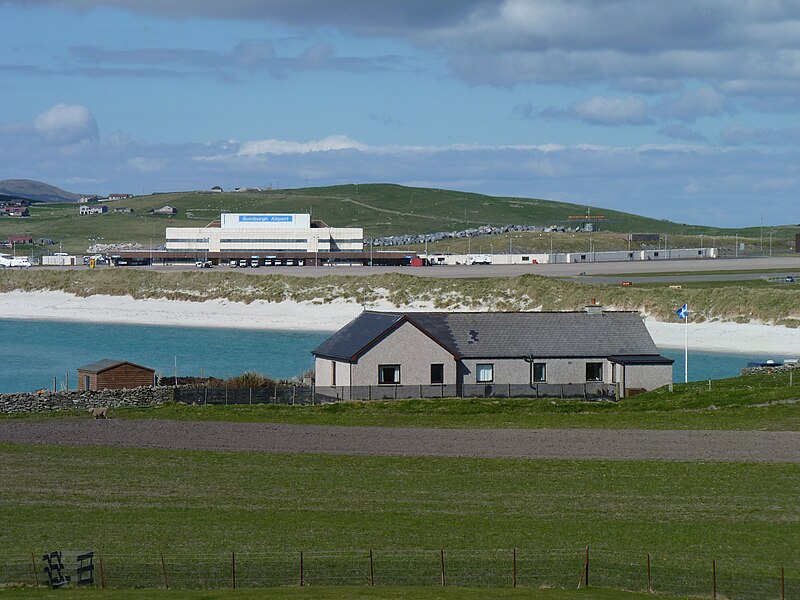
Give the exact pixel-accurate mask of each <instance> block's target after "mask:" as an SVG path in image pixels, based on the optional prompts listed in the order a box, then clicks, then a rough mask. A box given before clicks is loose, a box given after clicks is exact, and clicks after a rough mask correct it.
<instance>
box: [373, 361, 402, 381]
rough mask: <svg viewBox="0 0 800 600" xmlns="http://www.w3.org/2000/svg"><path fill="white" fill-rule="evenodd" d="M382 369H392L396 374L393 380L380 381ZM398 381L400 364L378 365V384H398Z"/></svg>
mask: <svg viewBox="0 0 800 600" xmlns="http://www.w3.org/2000/svg"><path fill="white" fill-rule="evenodd" d="M384 369H394V373H395V376H396V377H395V380H394V381H382V379H383V372H384ZM400 381H401V379H400V365H397V364H387V365H378V385H400Z"/></svg>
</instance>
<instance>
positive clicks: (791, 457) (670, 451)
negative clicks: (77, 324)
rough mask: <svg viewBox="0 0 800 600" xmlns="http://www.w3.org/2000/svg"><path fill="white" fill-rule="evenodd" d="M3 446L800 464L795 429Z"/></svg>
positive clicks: (189, 438)
mask: <svg viewBox="0 0 800 600" xmlns="http://www.w3.org/2000/svg"><path fill="white" fill-rule="evenodd" d="M0 442H12V443H20V444H54V445H64V446H112V447H121V448H162V449H182V450H227V451H250V452H278V453H313V454H350V455H362V456H367V455H369V456H464V457H476V458H478V457H482V458H528V459H569V460H668V461H737V462H783V463H800V432H793V431H645V430H608V429H541V430H530V429H421V428H420V429H417V428H386V427H331V426H317V425H283V424H273V423H224V422H199V421H163V420H124V419H114V420H107V421H104V420H97V421H95V420H91V419H63V420H62V419H48V420H46V421H40V422H28V421H17V420H7V421H0Z"/></svg>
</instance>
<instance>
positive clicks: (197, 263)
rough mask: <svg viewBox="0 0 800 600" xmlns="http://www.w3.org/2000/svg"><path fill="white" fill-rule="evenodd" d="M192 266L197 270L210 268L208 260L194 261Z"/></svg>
mask: <svg viewBox="0 0 800 600" xmlns="http://www.w3.org/2000/svg"><path fill="white" fill-rule="evenodd" d="M194 266H195V267H197V268H198V269H210V268H211V261H210V260H196V261H195V263H194Z"/></svg>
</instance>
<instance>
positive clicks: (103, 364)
mask: <svg viewBox="0 0 800 600" xmlns="http://www.w3.org/2000/svg"><path fill="white" fill-rule="evenodd" d="M120 365H133V366H134V367H139V368H140V369H145V370H146V371H153V372H154V373H155V369H151V368H149V367H143V366H142V365H137V364H135V363H132V362H129V361H127V360H112V359H110V358H104V359H103V360H98V361H97V362H93V363H90V364H88V365H84V366H82V367H78V369H77V370H78V371H84V372H86V373H102V372H103V371H108V370H109V369H113V368H114V367H118V366H120Z"/></svg>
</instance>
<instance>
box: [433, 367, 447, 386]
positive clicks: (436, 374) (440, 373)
mask: <svg viewBox="0 0 800 600" xmlns="http://www.w3.org/2000/svg"><path fill="white" fill-rule="evenodd" d="M436 383H444V365H431V384H436Z"/></svg>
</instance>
